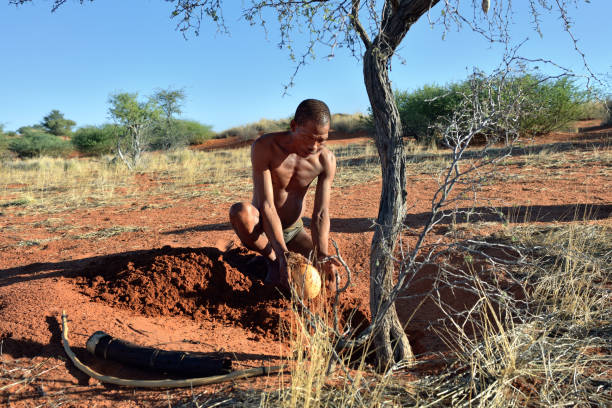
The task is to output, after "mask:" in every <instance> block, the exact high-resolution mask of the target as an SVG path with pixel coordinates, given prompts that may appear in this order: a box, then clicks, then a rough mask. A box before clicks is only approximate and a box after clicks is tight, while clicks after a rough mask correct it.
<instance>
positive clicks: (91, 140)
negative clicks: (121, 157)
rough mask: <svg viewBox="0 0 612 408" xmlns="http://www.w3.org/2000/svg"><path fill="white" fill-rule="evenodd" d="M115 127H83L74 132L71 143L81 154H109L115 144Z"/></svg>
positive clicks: (116, 130) (117, 129)
mask: <svg viewBox="0 0 612 408" xmlns="http://www.w3.org/2000/svg"><path fill="white" fill-rule="evenodd" d="M119 130H120V129H119V126H117V125H110V124H106V125H102V126H85V127H82V128H80V129H78V130H77V131H75V132H74V134H73V135H72V139H71V142H72V144H73V145H74V147H75V148H76V149H77V150H78V151H79V152H81V153H83V154H86V155H88V156H101V155H104V154H109V153H111V152H112V151H113V149H114V148H115V144H116V143H117V134H118V132H119Z"/></svg>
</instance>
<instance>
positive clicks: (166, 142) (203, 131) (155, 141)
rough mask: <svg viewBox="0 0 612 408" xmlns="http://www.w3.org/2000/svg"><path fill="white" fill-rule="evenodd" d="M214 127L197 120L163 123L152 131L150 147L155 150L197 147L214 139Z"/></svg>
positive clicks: (158, 124) (174, 120) (176, 120)
mask: <svg viewBox="0 0 612 408" xmlns="http://www.w3.org/2000/svg"><path fill="white" fill-rule="evenodd" d="M214 135H215V132H213V130H212V126H210V125H205V124H203V123H200V122H198V121H195V120H178V119H173V120H171V121H161V122H159V123H157V124H156V126H154V127H153V129H152V130H151V140H150V142H149V143H150V146H151V148H152V149H154V150H167V149H173V148H178V147H183V146H186V145H196V144H201V143H204V142H205V141H206V140H208V139H212V138H213V136H214Z"/></svg>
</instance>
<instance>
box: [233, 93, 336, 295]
mask: <svg viewBox="0 0 612 408" xmlns="http://www.w3.org/2000/svg"><path fill="white" fill-rule="evenodd" d="M330 121H331V116H330V113H329V108H328V107H327V105H326V104H325V103H324V102H322V101H319V100H316V99H306V100H304V101H302V102H301V103H300V104H299V106H298V107H297V109H296V111H295V117H294V119H293V120H292V121H291V130H289V131H285V132H277V133H268V134H265V135H262V136H260V137H259V138H258V139H257V140H255V142H254V143H253V145H252V147H251V164H252V166H253V200H252V202H251V203H248V202H242V203H235V204H234V205H232V207H231V208H230V222H231V224H232V226H233V228H234V231H235V232H236V235H238V237H239V238H240V241H242V243H243V245H244V246H246V247H247V248H249V249H251V250H254V251H257V252H259V253H260V254H261V255H263V256H264V257H265V259H266V261H267V264H268V276H267V277H266V282H268V283H272V284H278V285H281V286H287V285H288V283H289V275H288V273H287V259H286V257H285V253H286V252H287V251H292V252H298V253H300V254H302V255H304V256H306V257H308V256H309V255H310V254H311V253H312V254H313V255H314V257H315V260H316V265H317V266H318V269H319V271H320V272H321V273H322V274H323V276H324V277H325V278H326V279H327V280H328V281H329V280H330V279H331V278H332V277H334V276H335V275H334V273H335V268H336V265H337V264H336V261H334V260H327V261H324V259H325V258H326V257H327V256H328V242H327V241H328V237H329V199H330V190H331V185H332V182H333V180H334V175H335V174H336V158H335V156H334V154H333V153H332V152H331V151H330V150H329V149H327V147H325V145H324V144H325V142H326V141H327V138H328V132H329V126H330ZM314 179H317V187H316V192H315V200H314V209H313V213H312V222H311V235H310V236H309V235H308V234H307V233H306V231H305V230H304V224H303V222H302V215H303V212H304V197H305V195H306V192H307V191H308V187H309V186H310V184H311V183H312V182H313V181H314Z"/></svg>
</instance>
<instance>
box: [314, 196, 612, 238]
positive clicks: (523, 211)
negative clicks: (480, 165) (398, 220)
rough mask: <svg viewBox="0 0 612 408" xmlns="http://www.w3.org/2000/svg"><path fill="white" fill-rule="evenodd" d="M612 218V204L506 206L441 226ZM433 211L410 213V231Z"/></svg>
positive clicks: (461, 211) (346, 224) (354, 226)
mask: <svg viewBox="0 0 612 408" xmlns="http://www.w3.org/2000/svg"><path fill="white" fill-rule="evenodd" d="M611 216H612V205H610V204H588V203H581V204H562V205H518V206H506V207H497V208H493V207H463V208H458V209H456V210H455V214H454V215H453V216H451V217H445V218H444V219H442V220H441V221H440V222H439V223H438V224H439V225H449V224H452V223H466V222H478V221H489V222H511V223H531V222H571V221H576V220H604V219H607V218H610V217H611ZM430 217H431V212H422V213H413V214H407V215H406V217H405V218H404V225H405V226H406V227H408V228H418V227H422V226H424V225H425V224H426V223H427V221H428V220H429V218H430ZM375 221H376V220H375V219H374V218H332V219H331V226H330V231H331V232H337V233H348V234H359V233H364V232H368V231H374V229H375V228H376V222H375ZM304 225H305V226H309V225H310V219H309V218H304Z"/></svg>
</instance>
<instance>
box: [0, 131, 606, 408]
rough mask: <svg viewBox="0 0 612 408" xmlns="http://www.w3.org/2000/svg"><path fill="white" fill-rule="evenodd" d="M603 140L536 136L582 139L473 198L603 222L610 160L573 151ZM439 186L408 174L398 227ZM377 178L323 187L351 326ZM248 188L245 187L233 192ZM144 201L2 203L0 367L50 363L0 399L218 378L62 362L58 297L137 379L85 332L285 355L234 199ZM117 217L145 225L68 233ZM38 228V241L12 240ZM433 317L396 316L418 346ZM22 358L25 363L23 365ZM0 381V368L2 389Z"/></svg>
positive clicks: (164, 397)
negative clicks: (40, 207)
mask: <svg viewBox="0 0 612 408" xmlns="http://www.w3.org/2000/svg"><path fill="white" fill-rule="evenodd" d="M609 138H610V134H609V130H608V131H605V130H603V131H594V132H589V133H588V134H556V135H551V136H549V137H547V138H545V139H542V140H543V142H542V143H547V144H550V149H551V150H554V149H555V146H559V145H560V144H563V143H566V142H571V143H577V144H578V145H579V148H577V149H574V148H572V149H570V150H568V151H567V153H566V156H565V157H566V158H567V160H564V161H563V162H560V163H558V164H557V165H556V167H555V168H552V169H551V168H543V167H538V166H537V165H530V166H529V167H523V166H520V165H507V166H506V167H504V173H505V174H508V175H513V174H517V175H518V176H517V177H511V178H508V179H506V180H505V181H504V182H503V183H496V184H488V185H485V186H483V189H482V191H481V192H480V198H481V203H482V204H479V205H482V206H483V208H487V207H488V206H497V207H498V208H502V209H504V211H506V212H508V211H511V212H513V213H514V214H515V215H516V218H515V219H516V222H518V223H551V222H554V223H565V222H569V221H571V220H572V219H574V216H575V215H576V214H577V213H578V215H579V216H580V215H582V212H580V211H583V210H584V206H585V205H587V206H589V208H597V213H596V214H594V213H592V214H591V216H592V218H594V221H592V222H596V223H604V224H606V225H610V222H611V220H610V209H611V207H612V206H611V203H612V193H611V192H610V189H609V186H610V185H612V174H610V171H609V166H607V165H606V163H602V162H597V161H593V162H590V163H588V166H585V165H584V163H581V157H582V155H583V151H584V150H589V149H591V148H592V147H591V145H593V144H595V145H593V147H595V148H598V149H601V141H605V140H609ZM597 143H599V146H600V147H597ZM608 143H609V142H608ZM135 177H138V178H139V183H141V184H142V188H143V189H146V188H147V185H148V184H151V183H155V182H156V181H155V180H151V178H150V177H148V176H140V175H137V176H135ZM436 188H437V183H436V180H435V179H433V178H432V177H429V176H427V175H417V176H410V177H409V178H408V183H407V186H406V189H407V192H408V206H409V210H408V214H407V217H406V224H407V225H409V226H411V227H413V228H416V229H418V228H420V227H421V226H422V223H423V220H424V219H425V217H426V216H427V214H428V212H429V211H430V205H431V192H432V191H434V190H435V189H436ZM380 190H381V183H380V180H375V181H372V182H366V183H363V184H361V185H357V186H353V187H350V188H338V187H334V189H333V191H332V203H331V209H330V213H331V217H332V220H331V232H330V237H331V238H332V239H334V240H335V241H336V242H337V243H338V245H339V247H340V249H341V254H342V256H343V258H344V259H345V260H346V262H347V263H348V265H349V266H350V267H351V268H352V270H353V272H355V276H354V279H353V282H354V285H353V286H352V287H351V288H350V289H349V291H348V292H347V293H346V294H345V296H344V297H343V300H342V304H343V306H344V307H345V308H346V309H345V310H346V311H345V313H344V314H345V317H346V314H348V311H350V310H351V309H357V310H358V311H359V313H358V316H357V317H356V319H355V321H354V322H353V326H355V325H356V324H357V323H359V322H363V321H364V320H367V319H368V318H369V312H368V303H369V276H368V271H369V251H370V243H371V239H372V234H373V230H372V220H373V219H374V218H375V217H376V214H377V207H378V203H379V198H380ZM3 194H5V195H6V196H10V194H11V187H10V186H6V189H5V192H4V193H3ZM1 198H2V199H4V197H1ZM248 199H250V197H248V196H247V195H246V193H245V194H243V195H242V196H241V195H237V196H236V197H232V200H248ZM149 203H150V204H154V205H150V206H143V205H142V204H143V203H139V202H133V203H128V204H125V205H119V206H107V207H97V208H83V209H79V210H73V211H68V212H63V213H56V214H51V215H50V214H45V213H43V214H36V213H33V212H28V213H26V214H19V212H20V211H21V210H20V209H19V208H0V229H1V230H2V234H0V251H1V256H0V316H1V319H0V350H1V353H2V355H1V356H0V371H1V370H3V369H7V370H8V369H11V370H13V369H14V370H13V371H11V372H10V376H13V378H14V381H19V380H20V379H23V378H25V377H28V376H30V377H31V376H32V375H33V374H34V373H39V372H42V371H45V370H49V371H46V372H45V373H44V374H41V376H40V377H39V378H37V379H36V380H35V381H33V382H32V383H26V384H18V385H16V386H12V387H10V388H8V389H7V390H5V391H1V392H0V405H5V406H11V407H13V406H15V407H29V406H37V405H42V406H45V405H51V403H53V402H57V401H64V406H84V407H91V406H94V405H95V406H97V407H132V406H168V400H170V402H171V403H172V404H177V403H179V402H180V401H183V402H185V401H189V400H190V398H191V397H192V395H193V393H201V392H208V393H211V392H215V391H217V390H219V387H201V388H198V389H197V390H194V391H191V390H172V391H170V392H166V391H145V390H131V389H124V388H118V387H107V386H103V385H100V384H98V383H97V382H93V381H91V382H90V381H89V380H88V379H87V377H86V376H84V375H83V374H82V373H80V372H79V371H78V370H76V369H75V368H74V367H73V366H72V364H70V363H67V362H66V360H65V354H64V352H63V350H62V347H61V342H60V327H59V323H58V316H59V314H60V313H61V311H62V309H65V310H66V311H67V312H68V315H69V319H70V322H69V323H70V329H71V334H70V337H71V342H72V345H73V347H74V350H75V353H76V354H77V355H78V356H79V358H81V359H83V360H84V361H86V362H88V363H90V364H92V365H93V366H94V367H96V368H97V369H99V370H100V371H103V372H104V373H106V374H110V375H119V376H127V377H130V376H132V377H146V376H147V375H148V373H142V372H135V371H133V370H127V369H125V368H124V367H118V366H113V365H109V364H101V363H100V362H99V361H95V360H94V359H92V358H91V357H89V356H88V353H87V352H86V351H85V350H84V344H85V341H86V340H87V338H88V337H89V336H90V335H91V334H92V333H93V332H94V331H96V330H104V331H106V332H107V333H109V334H111V335H113V336H115V337H119V338H122V339H125V340H128V341H132V342H135V343H138V344H142V345H147V346H153V345H155V346H158V347H163V348H166V349H177V350H189V351H199V352H213V351H223V352H226V353H229V354H230V355H231V356H232V357H233V358H234V359H235V361H236V364H235V366H236V367H237V368H247V367H254V366H261V365H274V364H277V363H278V362H279V359H280V357H281V356H282V355H285V354H286V352H287V345H286V341H284V340H283V339H282V338H281V339H279V336H278V328H279V323H280V322H281V321H283V319H286V318H287V316H290V314H288V313H289V312H288V307H289V302H288V301H287V300H285V299H283V297H282V296H280V294H279V293H278V292H277V291H276V289H273V288H268V287H265V286H263V285H262V282H261V278H262V276H263V269H262V268H263V265H261V264H257V262H255V263H252V264H249V263H248V262H249V260H250V259H251V258H252V257H253V254H252V253H249V252H248V251H246V250H243V249H238V248H235V249H232V250H230V251H227V252H225V253H224V252H223V251H224V248H226V247H227V246H228V244H229V243H230V242H231V241H232V240H234V241H235V240H236V238H235V236H234V234H233V231H232V230H231V227H230V225H229V223H228V222H227V209H228V207H229V205H230V204H231V202H227V203H219V202H211V200H210V198H209V197H207V196H201V197H196V198H193V199H183V200H177V201H173V202H172V203H171V204H172V206H171V207H167V206H166V205H165V204H167V203H168V202H167V197H161V196H160V197H151V199H150V202H149ZM577 210H578V212H577ZM311 211H312V197H311V196H308V198H307V203H306V215H307V216H309V215H310V213H311ZM49 217H53V218H54V219H56V221H55V222H54V223H53V225H54V226H56V227H64V226H65V227H66V228H67V229H65V230H64V229H62V228H55V227H53V228H51V227H49V226H48V225H49V224H45V222H46V221H47V220H48V218H49ZM122 225H138V226H141V227H142V228H144V231H130V232H125V233H122V234H120V235H116V236H113V237H110V238H107V239H103V240H95V239H94V240H84V239H77V238H75V237H74V236H75V231H83V230H85V231H92V230H100V229H104V228H110V227H113V226H122ZM482 228H483V231H481V232H482V233H486V231H484V228H494V227H491V226H487V225H483V227H482ZM448 229H449V226H448V225H441V226H439V227H438V228H436V229H435V230H434V232H433V235H432V236H431V239H432V240H436V239H441V238H443V237H442V236H443V235H444V233H445V232H447V231H448ZM35 239H38V240H42V241H41V242H42V243H40V244H38V245H29V244H23V245H22V244H20V243H24V242H25V243H27V242H29V241H28V240H35ZM415 241H416V236H415V235H414V233H409V232H407V233H406V234H405V236H404V237H403V242H404V244H406V245H412V244H414V242H415ZM152 248H157V249H152ZM426 272H428V271H422V272H421V273H423V274H426ZM430 282H431V280H429V281H428V280H427V279H424V280H422V281H421V282H420V283H419V285H415V286H413V287H412V288H411V289H410V290H411V292H410V293H409V294H410V295H411V296H412V298H411V300H409V301H407V300H406V301H400V302H398V303H397V308H398V315H399V316H400V319H402V320H403V321H404V322H405V321H406V320H407V319H408V318H409V317H410V316H411V315H412V312H413V309H414V307H415V305H418V302H419V300H420V299H422V296H425V293H426V292H427V291H428V289H429V288H430ZM444 296H445V297H446V298H445V301H447V302H448V303H449V304H453V305H455V306H456V307H457V308H458V309H460V308H462V307H469V299H467V298H462V297H461V296H457V295H456V294H454V293H446V294H444ZM455 300H456V302H455ZM415 302H416V303H415ZM453 302H454V303H453ZM462 303H463V304H462ZM440 317H442V314H441V311H440V310H439V309H437V308H436V306H435V305H434V304H431V303H427V302H426V303H424V304H423V305H422V306H421V307H420V309H419V310H418V313H417V314H416V315H415V317H414V318H413V320H412V321H411V322H410V324H409V325H408V327H407V333H408V336H409V338H410V341H411V343H412V344H413V347H414V350H415V352H417V353H427V352H432V351H440V350H441V349H442V348H443V344H442V342H441V339H440V338H439V337H438V336H437V335H436V333H435V332H433V331H431V330H430V329H429V326H430V323H431V322H433V321H435V320H436V319H438V318H440ZM37 365H40V367H38V368H36V367H37ZM27 367H29V368H31V370H30V371H27V372H26V371H24V370H22V369H20V368H27ZM7 375H9V374H7ZM266 381H267V384H269V385H270V386H272V387H274V386H276V385H278V383H277V380H276V379H270V380H265V379H259V380H252V381H248V382H243V383H238V385H239V386H245V387H255V386H258V387H259V386H263V385H264V384H266ZM7 384H9V381H8V380H3V381H2V382H0V387H2V386H5V385H7ZM241 384H242V385H241ZM200 401H201V400H200Z"/></svg>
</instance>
